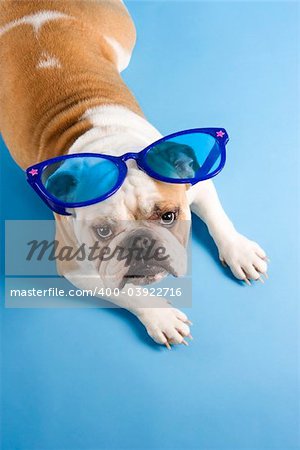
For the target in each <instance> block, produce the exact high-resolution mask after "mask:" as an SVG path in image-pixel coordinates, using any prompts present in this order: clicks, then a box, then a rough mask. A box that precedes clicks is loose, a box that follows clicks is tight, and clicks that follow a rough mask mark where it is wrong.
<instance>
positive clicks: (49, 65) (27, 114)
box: [0, 0, 267, 348]
mask: <svg viewBox="0 0 300 450" xmlns="http://www.w3.org/2000/svg"><path fill="white" fill-rule="evenodd" d="M135 40H136V31H135V27H134V24H133V21H132V20H131V17H130V15H129V13H128V11H127V9H126V7H125V6H124V4H123V2H122V1H121V0H68V1H58V0H34V1H33V0H22V1H19V0H2V1H1V3H0V59H1V61H2V63H1V71H0V104H1V108H0V131H1V133H2V136H3V138H4V140H5V143H6V145H7V147H8V149H9V150H10V153H11V155H12V157H13V158H14V160H15V161H16V163H17V164H18V165H19V166H20V167H21V168H22V169H26V168H28V167H29V166H31V165H34V164H36V163H38V162H40V161H44V160H47V159H49V158H53V157H56V156H60V155H64V154H80V153H101V154H108V155H115V156H119V155H123V154H124V153H126V152H139V151H140V150H142V149H143V148H145V147H146V146H148V145H150V144H151V143H152V142H154V141H156V140H158V139H160V138H161V134H160V133H159V131H157V129H156V128H155V127H154V126H152V125H151V124H150V123H149V122H148V121H147V119H146V118H145V116H144V114H143V113H142V111H141V109H140V107H139V105H138V103H137V101H136V100H135V98H134V96H133V95H132V93H131V92H130V90H129V89H128V88H127V87H126V85H125V84H124V82H123V81H122V78H121V76H120V73H121V72H122V71H123V70H124V69H125V68H126V67H127V66H128V64H129V61H130V58H131V53H132V50H133V48H134V45H135ZM182 151H183V154H184V155H183V157H184V158H185V161H186V164H190V160H191V153H190V152H191V149H190V148H189V149H188V148H185V149H183V150H182ZM165 152H166V153H165V154H166V165H168V162H171V160H172V148H168V146H166V148H165ZM183 164H185V163H183ZM127 166H128V173H127V176H126V179H125V181H124V183H123V185H122V186H121V188H120V189H119V190H118V191H117V192H116V193H115V194H114V195H112V196H110V197H109V198H108V199H106V200H105V201H103V202H101V203H96V204H92V205H89V206H86V207H80V208H74V209H73V210H72V211H69V212H70V215H60V214H55V220H56V228H57V233H56V239H57V241H59V243H60V245H62V246H64V245H73V246H74V247H78V246H80V244H81V243H82V242H84V243H88V244H89V245H90V246H92V245H93V244H94V243H95V241H97V242H98V243H99V248H100V250H101V248H102V247H103V246H105V245H107V242H108V241H109V242H110V243H114V245H115V246H117V245H120V246H121V247H122V246H123V247H127V248H129V247H130V245H131V243H132V240H133V239H136V238H138V237H139V236H141V233H142V235H143V237H145V235H146V238H147V239H148V240H153V239H154V241H155V242H156V243H157V245H158V247H159V248H167V250H168V256H169V258H167V260H166V259H162V260H160V262H159V264H158V263H157V261H156V262H155V263H153V261H152V262H151V264H149V262H147V261H145V260H144V259H143V258H140V260H139V261H138V262H136V261H134V263H132V264H131V265H130V266H129V267H128V265H126V263H125V262H124V260H121V261H117V260H115V259H109V260H107V261H104V260H99V259H97V260H89V261H86V260H84V261H78V260H76V261H75V260H72V261H60V262H58V271H59V273H60V274H62V275H64V276H65V277H66V278H67V279H68V280H70V281H71V282H72V283H73V284H74V285H75V286H77V287H78V288H80V289H93V288H94V287H97V288H100V287H101V286H110V287H114V286H119V287H120V286H121V287H122V291H124V289H125V291H124V292H123V293H122V294H121V295H118V296H114V295H112V296H111V298H110V301H112V302H113V303H114V304H116V305H118V306H120V307H122V308H126V309H128V310H129V311H131V312H132V313H133V314H135V315H136V316H137V317H138V318H139V320H140V321H141V322H142V323H143V324H144V326H145V327H146V329H147V332H148V334H149V335H150V336H151V337H152V338H153V339H154V341H155V342H157V343H158V344H164V345H166V346H167V347H168V348H171V347H170V346H171V344H182V343H183V344H185V345H187V341H186V337H188V336H190V324H191V323H190V321H189V320H188V318H187V316H186V314H184V313H183V312H181V311H179V310H178V309H176V308H173V307H172V306H171V305H170V304H169V303H168V302H167V300H165V299H163V298H161V297H152V296H151V297H150V296H139V295H137V294H135V292H136V291H131V292H134V295H130V296H129V295H127V292H128V291H126V289H128V288H129V287H131V289H137V287H138V286H140V285H145V284H149V283H152V282H156V281H159V280H161V279H162V278H163V277H165V276H166V275H167V274H169V273H171V274H173V275H175V276H181V275H183V274H184V273H185V270H186V251H185V249H186V245H187V241H188V235H189V224H190V221H191V211H193V212H194V213H195V214H197V215H198V216H199V217H200V218H201V219H202V220H203V221H204V222H205V223H206V225H207V227H208V230H209V232H210V234H211V236H212V238H213V239H214V241H215V243H216V245H217V247H218V250H219V257H220V261H221V262H222V264H225V265H227V266H229V268H230V269H231V271H232V272H233V274H234V275H235V276H236V277H237V278H238V279H239V280H244V281H245V282H246V283H248V284H250V283H251V280H261V281H262V277H261V276H262V275H263V274H264V275H266V276H267V257H266V253H265V252H264V250H262V248H261V247H260V246H259V245H258V244H257V243H255V242H253V241H252V240H249V239H247V238H246V237H244V236H243V235H242V234H240V233H239V232H238V231H237V230H236V229H235V227H234V225H233V224H232V222H231V221H230V219H229V218H228V217H227V215H226V213H225V212H224V210H223V208H222V206H221V203H220V201H219V198H218V195H217V192H216V190H215V188H214V185H213V183H212V181H211V180H206V181H203V182H200V183H198V184H196V185H194V186H189V185H186V184H170V183H165V182H161V181H158V180H156V179H154V178H152V177H150V176H149V175H147V174H146V173H145V172H144V171H142V170H140V169H139V168H138V167H137V165H136V163H135V161H134V160H131V161H128V162H127ZM73 169H74V168H72V170H73ZM64 170H65V172H68V170H69V171H70V167H68V166H65V167H64ZM166 170H167V168H166ZM190 170H191V171H193V170H196V169H195V168H194V169H193V167H191V166H190ZM73 173H74V170H73ZM84 174H85V172H84V168H83V167H80V176H85V175H84ZM89 174H90V172H89ZM51 176H52V178H51V179H49V183H50V184H51V183H52V187H53V189H54V190H56V191H57V192H60V193H63V194H66V195H67V191H66V192H65V191H64V190H63V189H65V188H61V184H60V183H61V176H62V173H60V174H57V173H56V174H55V173H54V174H53V175H51ZM64 176H65V175H64ZM87 176H88V175H86V177H87ZM89 176H90V175H89ZM101 176H102V175H101V173H94V174H93V175H91V178H90V179H89V182H90V186H91V188H92V186H93V183H94V182H96V181H95V180H97V177H101ZM70 183H71V184H70V185H69V187H68V192H69V191H71V187H72V186H73V185H72V183H73V184H74V183H76V180H75V181H74V180H73V179H72V177H70ZM72 189H73V188H72ZM170 225H172V226H170ZM136 242H137V241H136ZM143 242H144V241H143ZM143 245H144V244H142V245H141V246H142V247H143ZM144 246H145V245H144ZM161 261H163V262H161ZM137 275H138V276H137Z"/></svg>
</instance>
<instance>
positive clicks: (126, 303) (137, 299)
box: [64, 271, 191, 348]
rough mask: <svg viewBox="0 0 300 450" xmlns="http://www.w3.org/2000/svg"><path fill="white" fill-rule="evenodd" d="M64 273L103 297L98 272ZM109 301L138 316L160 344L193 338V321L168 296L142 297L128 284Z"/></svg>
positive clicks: (79, 286) (72, 281) (75, 282)
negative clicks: (85, 274)
mask: <svg viewBox="0 0 300 450" xmlns="http://www.w3.org/2000/svg"><path fill="white" fill-rule="evenodd" d="M64 276H65V278H67V280H68V281H70V282H71V283H72V284H73V285H74V286H76V287H77V288H79V289H81V290H89V291H92V292H93V293H94V294H95V296H96V297H100V298H103V295H101V292H103V290H104V288H103V283H102V281H101V278H100V277H99V275H98V274H97V273H96V272H95V273H93V274H90V275H89V276H83V275H82V271H74V272H69V273H65V274H64ZM105 299H107V298H105ZM108 300H109V301H111V302H112V303H114V304H115V305H117V306H119V307H120V308H124V309H127V310H128V311H130V312H131V313H133V314H134V315H135V316H137V317H138V319H139V320H140V321H141V322H142V324H143V325H144V326H145V328H146V330H147V332H148V334H149V335H150V336H151V338H152V339H153V340H154V341H155V342H156V343H158V344H164V345H166V346H167V347H168V348H170V344H185V345H188V344H187V342H186V341H185V339H184V338H185V337H191V335H190V327H189V325H190V323H191V322H190V321H189V320H188V318H187V316H186V315H185V314H184V313H183V312H182V311H180V310H178V309H176V308H173V307H172V306H171V305H170V304H169V303H168V302H167V301H166V300H165V299H163V298H161V297H155V296H150V295H147V296H142V295H140V291H138V288H137V287H136V286H134V285H126V286H125V287H124V288H123V289H122V292H120V294H119V295H112V296H110V297H109V298H108Z"/></svg>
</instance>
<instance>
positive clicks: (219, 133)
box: [216, 130, 225, 138]
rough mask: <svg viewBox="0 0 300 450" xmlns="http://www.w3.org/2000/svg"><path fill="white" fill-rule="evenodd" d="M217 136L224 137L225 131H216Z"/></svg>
mask: <svg viewBox="0 0 300 450" xmlns="http://www.w3.org/2000/svg"><path fill="white" fill-rule="evenodd" d="M216 135H217V137H221V138H222V137H223V136H224V135H225V133H224V131H222V130H220V131H217V132H216Z"/></svg>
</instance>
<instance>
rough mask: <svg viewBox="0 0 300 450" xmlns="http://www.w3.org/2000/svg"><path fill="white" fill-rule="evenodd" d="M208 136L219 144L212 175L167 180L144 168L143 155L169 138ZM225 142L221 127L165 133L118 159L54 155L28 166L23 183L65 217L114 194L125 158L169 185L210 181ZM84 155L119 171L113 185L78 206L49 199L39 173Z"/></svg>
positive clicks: (223, 158) (223, 159)
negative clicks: (144, 146) (69, 210)
mask: <svg viewBox="0 0 300 450" xmlns="http://www.w3.org/2000/svg"><path fill="white" fill-rule="evenodd" d="M200 133H201V134H209V135H211V136H212V137H214V138H215V139H216V140H217V142H218V143H219V148H220V155H221V161H220V164H219V166H218V167H217V169H215V170H214V171H213V172H212V173H210V174H208V175H206V176H198V177H194V178H181V179H178V180H176V179H174V178H168V177H163V176H161V175H159V174H157V173H156V172H155V171H153V170H152V169H151V168H150V167H149V166H148V165H147V161H146V156H147V154H148V152H149V151H150V150H151V149H152V148H153V147H155V146H157V145H158V144H160V143H161V142H164V141H167V140H169V139H172V138H175V137H177V136H182V135H185V134H200ZM228 141H229V137H228V134H227V132H226V130H225V129H224V128H191V129H188V130H183V131H178V132H176V133H172V134H169V135H167V136H164V137H163V138H161V139H159V140H157V141H155V142H153V143H152V144H150V145H148V147H146V148H144V149H143V150H141V151H140V152H137V153H132V152H128V153H125V154H124V155H121V156H111V155H104V154H102V153H74V154H70V155H62V156H57V157H55V158H51V159H47V160H45V161H42V162H40V163H38V164H34V165H33V166H30V167H29V168H28V169H27V170H26V174H27V181H28V183H29V184H30V186H31V187H32V188H33V189H34V190H35V192H36V193H37V194H38V195H39V197H40V198H41V199H42V200H43V201H44V202H45V203H46V205H47V206H48V207H49V208H50V209H52V211H54V212H56V213H58V214H61V215H67V216H70V215H72V213H70V212H68V211H67V209H68V208H69V209H73V208H80V207H83V206H88V205H93V204H95V203H100V202H102V201H104V200H106V199H107V198H109V197H111V196H112V195H113V194H115V192H117V191H118V190H119V189H120V187H121V186H122V184H123V183H124V180H125V178H126V175H127V172H128V169H127V165H126V161H127V160H128V159H134V160H135V161H136V163H137V166H138V168H139V169H140V170H142V171H143V172H145V173H147V175H149V176H150V177H151V178H154V179H156V180H158V181H162V182H165V183H171V184H191V185H194V184H196V183H199V182H200V181H204V180H207V179H210V178H213V177H214V176H216V175H217V174H218V173H219V172H220V171H221V170H222V169H223V167H224V165H225V162H226V147H225V146H226V144H227V142H228ZM84 156H88V157H89V156H91V157H94V158H97V157H99V158H100V157H101V158H103V159H107V160H109V161H112V162H113V163H114V164H115V165H116V166H117V168H118V170H119V176H118V179H117V181H116V184H115V186H114V187H113V188H112V189H111V190H110V191H108V192H107V193H106V194H104V195H102V196H100V197H97V198H95V199H93V200H87V201H85V202H78V203H67V202H62V201H60V200H58V199H57V198H55V197H54V196H52V195H51V194H50V193H49V192H48V191H47V190H46V188H45V187H44V185H43V182H42V178H41V177H42V173H43V170H44V168H45V167H46V166H48V165H49V164H53V163H56V162H59V161H62V160H66V159H69V158H77V157H84Z"/></svg>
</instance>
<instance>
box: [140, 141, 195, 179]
mask: <svg viewBox="0 0 300 450" xmlns="http://www.w3.org/2000/svg"><path fill="white" fill-rule="evenodd" d="M147 161H148V163H149V165H150V167H151V168H152V169H154V170H156V171H157V172H158V173H161V174H162V175H165V176H167V177H170V178H193V177H194V176H195V174H196V172H197V171H198V170H199V169H200V165H199V163H198V160H197V155H196V153H195V151H194V150H193V148H192V147H191V146H189V145H186V144H179V143H177V142H161V143H160V144H158V145H156V146H155V147H153V149H152V151H150V152H149V153H148V155H147Z"/></svg>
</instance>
